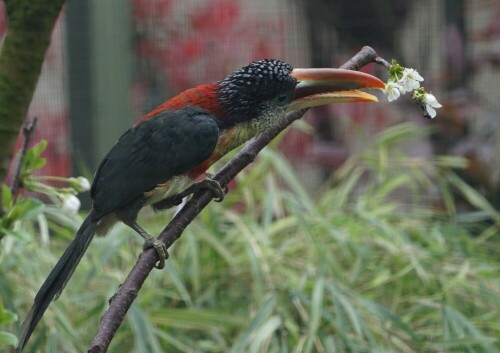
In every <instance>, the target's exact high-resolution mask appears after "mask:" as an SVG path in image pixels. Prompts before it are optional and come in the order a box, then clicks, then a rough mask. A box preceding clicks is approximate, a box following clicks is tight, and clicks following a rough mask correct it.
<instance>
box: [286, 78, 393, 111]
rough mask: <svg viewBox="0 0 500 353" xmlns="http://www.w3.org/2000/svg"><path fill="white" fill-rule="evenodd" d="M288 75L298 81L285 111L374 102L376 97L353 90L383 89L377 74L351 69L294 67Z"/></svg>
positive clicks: (383, 85) (382, 83) (376, 100)
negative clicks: (334, 104)
mask: <svg viewBox="0 0 500 353" xmlns="http://www.w3.org/2000/svg"><path fill="white" fill-rule="evenodd" d="M292 76H293V77H295V78H296V79H297V81H298V83H297V86H296V87H295V94H294V97H293V100H292V101H291V102H290V104H289V105H288V107H287V109H286V110H287V112H291V111H295V110H299V109H303V108H310V107H315V106H318V105H326V104H333V103H342V102H378V99H377V97H375V96H372V95H371V94H368V93H365V92H361V91H357V89H359V88H376V89H382V90H383V89H385V83H384V82H382V81H380V80H379V79H378V78H377V77H375V76H372V75H369V74H365V73H363V72H359V71H352V70H341V69H294V70H293V71H292Z"/></svg>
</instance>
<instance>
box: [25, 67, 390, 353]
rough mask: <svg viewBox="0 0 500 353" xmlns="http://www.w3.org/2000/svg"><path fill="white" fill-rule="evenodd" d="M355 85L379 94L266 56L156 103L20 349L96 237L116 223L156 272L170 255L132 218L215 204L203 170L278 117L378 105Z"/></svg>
mask: <svg viewBox="0 0 500 353" xmlns="http://www.w3.org/2000/svg"><path fill="white" fill-rule="evenodd" d="M361 88H375V89H384V88H385V84H384V83H383V82H382V81H381V80H379V79H378V78H377V77H375V76H372V75H369V74H366V73H362V72H357V71H350V70H340V69H330V68H323V69H316V68H306V69H294V68H293V67H292V66H291V65H289V64H287V63H286V62H283V61H281V60H277V59H263V60H258V61H254V62H252V63H250V64H249V65H247V66H244V67H242V68H241V69H239V70H237V71H235V72H233V73H231V74H229V75H228V76H227V77H226V78H224V79H222V80H220V81H217V82H213V83H209V84H204V85H200V86H196V87H194V88H191V89H188V90H186V91H184V92H182V93H180V94H178V95H177V96H174V97H173V98H171V99H169V100H167V101H166V102H164V103H162V104H160V105H159V106H157V107H156V108H155V109H153V110H152V111H151V112H149V113H147V114H146V115H144V116H143V117H142V118H141V119H140V120H139V121H138V122H137V123H136V124H134V125H133V126H132V127H131V128H130V129H128V130H127V131H125V132H124V133H123V135H122V136H121V137H120V138H119V139H118V141H117V142H116V143H115V144H114V146H112V148H111V149H110V150H109V152H108V153H107V154H106V156H105V157H104V158H103V160H102V162H101V163H100V165H99V167H98V169H97V171H96V173H95V175H94V180H93V183H92V186H91V190H90V196H91V198H92V208H91V210H90V212H89V213H88V215H87V217H86V219H85V220H84V221H83V223H82V225H81V227H80V228H79V230H78V231H77V233H76V236H75V238H74V239H73V241H72V242H71V243H70V244H69V246H68V248H67V249H66V250H65V252H64V253H63V255H62V256H61V258H60V259H59V261H58V262H57V264H56V265H55V267H54V269H53V270H52V271H51V272H50V274H49V275H48V277H47V279H46V280H45V282H44V283H43V284H42V286H41V288H40V290H39V291H38V293H37V295H36V296H35V299H34V303H33V305H32V307H31V309H30V311H29V312H28V314H27V315H26V318H25V320H24V322H23V324H22V326H21V330H20V334H19V344H18V351H19V352H21V351H22V350H23V348H24V347H25V345H26V343H27V341H28V339H29V338H30V336H31V334H32V333H33V330H34V329H35V327H36V325H37V324H38V322H39V321H40V319H41V318H42V316H43V314H44V312H45V311H46V309H47V308H48V306H49V304H50V303H51V302H52V301H53V300H55V299H57V298H58V297H59V295H60V294H61V292H62V290H63V289H64V287H65V286H66V284H67V282H68V280H69V279H70V277H71V276H72V274H73V272H74V271H75V268H76V267H77V265H78V263H79V262H80V260H81V258H82V256H83V255H84V253H85V252H86V250H87V248H88V246H89V244H90V242H91V240H92V239H93V237H94V235H95V234H97V235H105V234H106V233H107V232H108V231H109V230H110V228H111V227H112V226H113V225H114V224H115V223H117V222H118V221H121V222H123V223H124V224H126V225H127V226H129V227H130V228H132V229H133V230H134V231H136V232H137V233H138V234H139V235H141V236H142V237H143V238H144V240H145V247H153V248H155V249H156V251H157V252H158V257H159V261H158V263H157V264H156V267H158V268H162V267H163V266H164V262H165V259H166V258H167V257H168V252H167V249H166V247H165V245H164V244H163V243H162V242H161V241H159V240H158V239H157V238H155V237H152V236H151V235H149V234H148V233H147V232H146V231H145V230H144V229H143V228H142V227H141V226H140V225H139V224H138V223H137V216H138V213H139V211H140V210H141V209H142V208H144V207H146V206H152V207H153V208H154V209H155V210H163V209H168V208H170V207H173V206H175V205H178V204H180V203H181V201H182V199H183V198H184V197H186V196H189V195H190V194H192V193H193V192H195V191H196V190H199V189H200V188H208V189H210V190H212V192H213V193H214V197H215V199H216V200H217V201H221V200H222V199H223V197H224V190H223V189H222V188H221V186H220V185H219V184H218V182H216V181H215V180H212V179H210V178H209V177H206V178H205V179H203V180H201V181H197V180H199V178H200V177H203V176H204V175H205V173H206V171H207V169H208V168H209V167H210V166H211V165H212V164H214V163H215V162H216V161H218V160H219V159H220V158H221V157H222V156H224V155H225V154H227V153H228V152H229V151H231V150H233V149H235V148H236V147H238V146H240V145H242V144H243V143H245V142H246V141H248V140H250V139H251V138H253V137H255V136H258V135H259V134H261V133H263V132H264V131H266V130H267V129H269V128H271V127H272V126H274V125H275V124H276V123H277V122H279V121H280V119H283V117H284V116H285V114H286V113H287V112H290V111H296V110H300V109H303V108H309V107H313V106H318V105H325V104H330V103H337V102H376V101H377V98H376V97H375V96H373V95H371V94H368V93H366V92H363V91H359V90H358V89H361Z"/></svg>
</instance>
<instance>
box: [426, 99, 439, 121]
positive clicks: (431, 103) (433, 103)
mask: <svg viewBox="0 0 500 353" xmlns="http://www.w3.org/2000/svg"><path fill="white" fill-rule="evenodd" d="M424 103H425V110H426V111H427V114H429V116H430V117H431V119H433V118H435V117H436V108H441V107H442V105H441V104H439V102H438V101H437V99H436V97H434V95H433V94H431V93H426V94H425V96H424Z"/></svg>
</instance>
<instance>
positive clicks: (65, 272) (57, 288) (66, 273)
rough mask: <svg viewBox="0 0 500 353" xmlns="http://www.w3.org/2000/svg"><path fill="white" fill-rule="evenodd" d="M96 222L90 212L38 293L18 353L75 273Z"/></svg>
mask: <svg viewBox="0 0 500 353" xmlns="http://www.w3.org/2000/svg"><path fill="white" fill-rule="evenodd" d="M98 220H99V219H98V218H97V217H95V214H94V212H93V211H91V212H90V213H89V215H88V216H87V218H86V219H85V221H84V222H83V224H82V226H81V227H80V229H79V230H78V232H77V233H76V237H75V239H74V240H73V241H72V242H71V244H69V246H68V248H67V249H66V251H65V252H64V254H63V255H62V256H61V258H60V259H59V261H58V262H57V264H56V266H55V267H54V269H53V270H52V272H50V274H49V276H48V277H47V279H46V280H45V282H44V283H43V285H42V287H41V288H40V290H39V291H38V294H37V295H36V297H35V301H34V303H33V306H32V307H31V310H30V311H29V313H28V315H27V316H26V319H25V320H24V322H23V325H22V326H21V332H20V334H19V345H18V348H17V349H18V352H21V351H22V350H23V348H24V345H25V344H26V342H27V341H28V339H29V338H30V336H31V333H32V332H33V330H34V329H35V327H36V325H37V324H38V322H39V321H40V319H41V318H42V316H43V313H44V312H45V310H47V307H48V306H49V304H50V303H51V302H52V300H55V299H57V297H59V295H60V294H61V292H62V290H63V289H64V287H65V286H66V283H67V282H68V280H69V279H70V277H71V275H72V274H73V272H74V271H75V269H76V266H77V265H78V263H79V262H80V260H81V258H82V256H83V254H84V253H85V251H86V250H87V248H88V246H89V244H90V242H91V240H92V238H93V237H94V233H95V230H96V227H97V223H98Z"/></svg>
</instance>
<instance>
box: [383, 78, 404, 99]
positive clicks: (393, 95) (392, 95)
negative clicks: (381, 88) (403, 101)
mask: <svg viewBox="0 0 500 353" xmlns="http://www.w3.org/2000/svg"><path fill="white" fill-rule="evenodd" d="M401 89H402V87H401V86H400V85H399V84H398V83H396V82H394V81H389V82H387V84H386V85H385V94H386V95H387V100H388V101H389V102H392V101H395V100H396V99H398V98H399V96H400V91H401Z"/></svg>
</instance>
